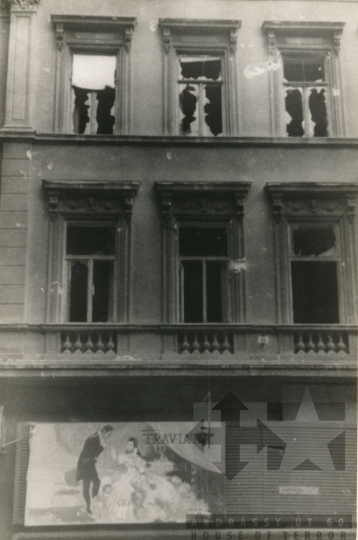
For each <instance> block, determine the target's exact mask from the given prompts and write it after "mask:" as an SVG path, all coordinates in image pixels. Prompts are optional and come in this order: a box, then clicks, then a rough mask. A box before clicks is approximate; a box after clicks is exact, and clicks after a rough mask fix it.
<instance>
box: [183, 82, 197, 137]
mask: <svg viewBox="0 0 358 540" xmlns="http://www.w3.org/2000/svg"><path fill="white" fill-rule="evenodd" d="M183 86H184V85H179V90H180V94H179V104H180V110H181V112H182V114H183V116H182V119H181V122H180V133H181V134H182V135H199V119H198V114H197V115H196V116H194V113H195V112H196V110H197V102H198V88H197V87H196V86H193V85H189V84H186V85H185V86H184V87H183Z"/></svg>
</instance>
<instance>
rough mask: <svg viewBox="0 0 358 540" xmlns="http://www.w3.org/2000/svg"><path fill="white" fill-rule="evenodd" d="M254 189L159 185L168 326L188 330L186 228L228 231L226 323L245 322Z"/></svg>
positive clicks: (230, 184) (233, 185) (245, 185)
mask: <svg viewBox="0 0 358 540" xmlns="http://www.w3.org/2000/svg"><path fill="white" fill-rule="evenodd" d="M250 187H251V182H227V181H222V182H205V181H202V182H195V181H190V182H185V181H183V182H180V181H178V182H172V181H160V182H159V181H158V182H156V189H157V192H158V194H159V197H160V201H161V208H162V224H161V225H162V246H163V278H162V282H163V291H162V294H163V322H166V323H180V324H186V323H183V322H181V303H180V285H179V264H178V263H179V235H178V232H179V227H180V226H190V227H193V226H196V227H225V228H227V230H228V273H227V301H226V304H227V313H226V316H225V319H226V321H225V320H223V321H222V322H244V321H245V319H246V298H245V265H246V262H245V250H244V224H243V219H244V206H245V199H246V197H247V194H248V192H249V189H250ZM235 265H236V266H235ZM238 266H239V267H240V268H239V270H238V269H237V267H238ZM223 315H224V314H223ZM223 319H224V316H223ZM188 324H191V323H188ZM195 324H196V323H195ZM197 324H207V323H204V322H203V323H197ZM209 324H211V323H209ZM213 324H220V323H213Z"/></svg>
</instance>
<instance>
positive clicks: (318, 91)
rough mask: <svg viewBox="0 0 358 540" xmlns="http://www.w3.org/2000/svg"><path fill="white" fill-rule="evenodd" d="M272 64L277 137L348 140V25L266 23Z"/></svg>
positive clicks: (274, 119) (274, 117)
mask: <svg viewBox="0 0 358 540" xmlns="http://www.w3.org/2000/svg"><path fill="white" fill-rule="evenodd" d="M263 28H264V30H265V31H266V33H267V37H268V46H269V55H270V63H271V65H272V69H270V70H269V78H270V107H271V124H272V133H273V135H276V136H287V137H308V138H309V137H339V136H343V135H344V117H343V101H342V88H341V81H340V68H339V45H340V37H341V34H342V31H343V23H311V22H302V23H294V22H292V23H289V22H280V23H276V22H264V24H263Z"/></svg>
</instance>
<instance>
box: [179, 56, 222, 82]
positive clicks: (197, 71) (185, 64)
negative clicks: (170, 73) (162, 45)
mask: <svg viewBox="0 0 358 540" xmlns="http://www.w3.org/2000/svg"><path fill="white" fill-rule="evenodd" d="M179 62H180V68H181V74H180V77H181V78H183V79H212V80H214V81H217V80H219V79H220V78H221V60H220V58H219V57H214V56H204V55H203V56H182V57H180V59H179Z"/></svg>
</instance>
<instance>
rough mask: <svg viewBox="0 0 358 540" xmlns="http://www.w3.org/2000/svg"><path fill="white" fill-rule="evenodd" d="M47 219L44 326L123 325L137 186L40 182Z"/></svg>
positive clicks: (123, 183)
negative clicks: (77, 324)
mask: <svg viewBox="0 0 358 540" xmlns="http://www.w3.org/2000/svg"><path fill="white" fill-rule="evenodd" d="M43 184H44V188H45V190H46V193H47V197H48V204H49V212H50V217H51V221H52V223H51V227H50V244H49V245H50V256H49V269H48V279H49V294H48V309H47V320H48V322H73V323H106V322H111V321H113V322H126V321H127V320H128V317H129V283H130V235H131V213H132V205H133V199H134V196H135V194H136V192H137V190H138V186H139V183H138V182H73V181H72V182H71V181H62V182H61V181H51V180H44V182H43Z"/></svg>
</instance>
